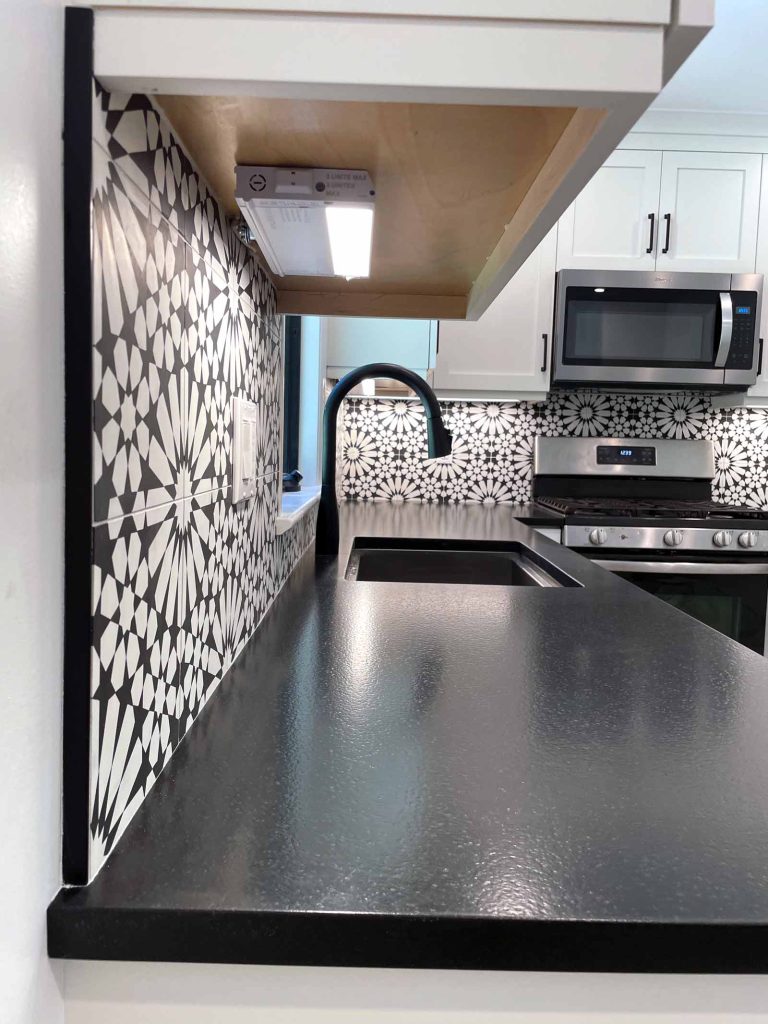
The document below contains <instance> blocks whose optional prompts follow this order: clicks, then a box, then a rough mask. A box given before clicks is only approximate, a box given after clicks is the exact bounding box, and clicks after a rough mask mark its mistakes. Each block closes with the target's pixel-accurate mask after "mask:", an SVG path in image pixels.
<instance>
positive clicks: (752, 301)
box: [725, 292, 757, 370]
mask: <svg viewBox="0 0 768 1024" xmlns="http://www.w3.org/2000/svg"><path fill="white" fill-rule="evenodd" d="M731 302H732V303H733V332H732V333H731V350H730V352H729V353H728V360H727V362H726V364H725V366H726V369H728V370H750V369H752V363H753V361H754V355H755V333H756V328H755V316H756V313H757V294H756V293H755V292H731Z"/></svg>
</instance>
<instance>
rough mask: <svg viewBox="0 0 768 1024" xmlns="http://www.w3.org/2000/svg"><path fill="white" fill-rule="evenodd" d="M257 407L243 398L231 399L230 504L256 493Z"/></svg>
mask: <svg viewBox="0 0 768 1024" xmlns="http://www.w3.org/2000/svg"><path fill="white" fill-rule="evenodd" d="M257 412H258V410H257V407H256V405H254V403H253V402H248V401H246V399H244V398H233V399H232V430H233V437H232V502H233V504H235V505H237V504H238V502H241V501H245V500H246V499H247V498H252V497H253V496H254V494H255V493H256V427H257Z"/></svg>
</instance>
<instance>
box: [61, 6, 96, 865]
mask: <svg viewBox="0 0 768 1024" xmlns="http://www.w3.org/2000/svg"><path fill="white" fill-rule="evenodd" d="M92 97H93V11H91V10H88V9H86V8H82V7H69V8H67V10H66V12H65V35H64V387H65V399H64V413H65V425H64V446H65V489H66V493H65V501H64V539H65V547H64V552H65V553H64V723H63V729H64V737H63V742H64V765H63V772H64V787H63V788H64V793H63V822H62V825H63V850H62V861H63V876H64V881H65V882H66V883H69V884H73V885H75V884H83V883H84V882H86V881H87V880H88V828H89V822H88V804H89V801H88V770H89V739H90V737H89V733H90V648H91V486H92V468H91V400H92V389H91V377H92V368H91V367H92V363H91V345H92V325H91V315H92V313H91V311H92V308H93V304H92V295H91V288H92V285H91V105H92V102H93V100H92Z"/></svg>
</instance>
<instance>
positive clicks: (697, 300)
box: [553, 270, 758, 388]
mask: <svg viewBox="0 0 768 1024" xmlns="http://www.w3.org/2000/svg"><path fill="white" fill-rule="evenodd" d="M731 287H732V285H731V277H730V275H728V274H666V275H660V274H653V273H647V274H646V273H636V272H626V271H624V272H620V271H619V272H617V271H614V272H598V271H567V270H563V271H560V273H559V275H558V284H557V303H556V310H555V339H556V344H555V360H554V367H553V381H554V383H555V384H561V385H567V384H593V385H594V384H597V385H609V384H614V385H618V384H635V385H637V386H659V385H688V386H697V387H712V388H723V387H724V386H725V382H726V366H727V367H729V368H730V367H731V366H733V365H735V362H734V361H737V362H738V366H739V369H740V370H741V369H743V370H744V371H751V370H752V367H753V364H754V362H755V353H754V351H753V348H754V338H753V337H751V336H750V325H751V328H752V334H754V323H755V322H756V321H755V317H756V315H757V306H758V302H757V295H756V294H755V296H754V300H753V301H751V302H745V303H744V304H741V303H739V305H738V306H737V309H738V310H739V311H741V310H744V309H749V311H750V313H749V315H747V314H745V313H743V312H740V313H739V316H738V317H737V321H738V324H737V330H736V332H735V334H734V316H735V310H734V303H733V297H732V292H731ZM739 294H740V295H741V294H742V293H739ZM744 294H746V293H744ZM747 321H750V323H747ZM733 345H735V348H734V351H733V353H731V348H732V346H733ZM737 349H738V352H737ZM734 383H736V382H735V381H734ZM739 383H740V382H739Z"/></svg>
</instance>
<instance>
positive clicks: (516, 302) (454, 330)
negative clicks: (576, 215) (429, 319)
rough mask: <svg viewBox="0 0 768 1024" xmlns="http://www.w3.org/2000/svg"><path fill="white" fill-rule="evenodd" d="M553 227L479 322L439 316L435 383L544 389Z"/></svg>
mask: <svg viewBox="0 0 768 1024" xmlns="http://www.w3.org/2000/svg"><path fill="white" fill-rule="evenodd" d="M556 248H557V228H556V227H555V228H553V229H552V230H551V231H550V232H549V234H548V235H547V236H546V238H545V239H544V240H543V241H542V242H541V244H540V245H539V246H538V247H537V248H536V249H535V250H534V251H533V253H531V255H530V256H529V257H528V259H527V260H526V261H525V263H524V264H523V265H522V267H521V268H520V269H519V270H518V272H517V273H516V274H515V276H514V277H513V278H512V280H511V281H510V282H509V284H508V285H507V286H506V288H505V289H504V290H503V291H502V292H501V294H500V295H499V297H498V298H497V299H496V300H495V301H494V302H493V303H492V305H491V306H489V308H488V309H487V310H486V311H485V313H483V315H482V316H481V317H480V319H479V320H477V321H474V322H471V323H468V322H465V321H461V320H441V321H440V326H439V331H438V347H437V359H436V363H435V375H434V386H435V388H437V389H441V390H443V391H450V392H462V393H465V394H466V397H467V398H469V397H471V395H473V394H481V395H482V394H488V393H496V394H506V393H528V392H536V393H539V394H542V395H543V394H544V393H545V392H546V391H547V390H548V389H549V358H550V355H549V353H550V347H551V343H552V315H553V303H554V290H555V255H556Z"/></svg>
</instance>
